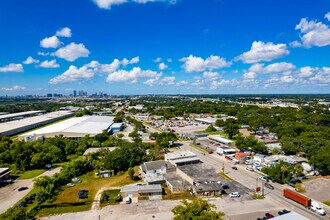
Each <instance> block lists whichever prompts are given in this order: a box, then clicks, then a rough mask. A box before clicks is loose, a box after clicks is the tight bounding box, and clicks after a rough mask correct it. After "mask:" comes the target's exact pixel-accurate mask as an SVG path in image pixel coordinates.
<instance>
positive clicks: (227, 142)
mask: <svg viewBox="0 0 330 220" xmlns="http://www.w3.org/2000/svg"><path fill="white" fill-rule="evenodd" d="M209 139H210V140H212V141H216V142H219V143H220V144H224V145H227V146H234V142H233V141H231V140H229V139H227V138H224V137H221V136H220V135H210V136H209Z"/></svg>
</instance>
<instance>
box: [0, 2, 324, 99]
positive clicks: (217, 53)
mask: <svg viewBox="0 0 330 220" xmlns="http://www.w3.org/2000/svg"><path fill="white" fill-rule="evenodd" d="M0 5H1V7H0V25H1V27H2V29H3V33H4V34H2V35H1V36H0V40H1V42H2V43H1V44H0V53H1V56H0V96H4V95H9V96H14V95H27V94H35V95H45V94H47V93H59V94H65V95H69V94H72V93H73V91H74V90H76V91H80V90H84V91H86V92H88V93H89V94H92V93H95V92H104V93H107V94H109V95H134V94H142V95H143V94H264V93H265V94H270V93H271V94H278V93H279V94H282V93H283V94H288V93H329V92H330V89H329V88H330V63H329V60H328V57H329V56H330V28H329V25H330V10H329V8H330V2H328V1H325V0H316V1H314V2H313V3H311V2H310V1H307V0H303V1H300V2H299V4H297V3H296V2H295V1H294V0H290V1H284V0H280V1H276V2H271V1H267V2H265V1H261V0H253V1H249V2H246V1H243V0H234V1H229V0H207V1H203V3H201V2H200V1H197V0H130V1H128V0H80V1H78V0H71V1H64V0H62V1H56V2H55V1H54V0H48V1H33V2H26V1H23V0H13V1H10V2H9V1H7V2H2V3H0Z"/></svg>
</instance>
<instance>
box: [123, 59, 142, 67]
mask: <svg viewBox="0 0 330 220" xmlns="http://www.w3.org/2000/svg"><path fill="white" fill-rule="evenodd" d="M138 62H140V57H133V58H132V59H130V60H129V59H127V58H124V59H123V60H122V61H121V64H122V65H123V66H127V65H129V64H135V63H138Z"/></svg>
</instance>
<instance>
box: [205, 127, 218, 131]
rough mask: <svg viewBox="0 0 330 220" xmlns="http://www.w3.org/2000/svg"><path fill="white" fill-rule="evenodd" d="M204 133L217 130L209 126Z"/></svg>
mask: <svg viewBox="0 0 330 220" xmlns="http://www.w3.org/2000/svg"><path fill="white" fill-rule="evenodd" d="M205 131H206V132H214V131H217V129H216V128H215V127H214V126H213V125H210V126H208V127H207V128H206V130H205Z"/></svg>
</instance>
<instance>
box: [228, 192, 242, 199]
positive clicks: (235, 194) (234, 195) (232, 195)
mask: <svg viewBox="0 0 330 220" xmlns="http://www.w3.org/2000/svg"><path fill="white" fill-rule="evenodd" d="M229 197H230V198H236V197H240V194H239V192H231V193H229Z"/></svg>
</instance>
